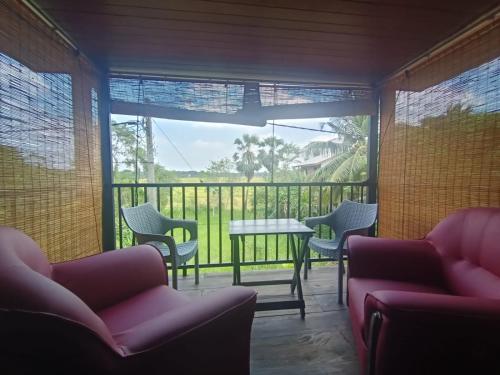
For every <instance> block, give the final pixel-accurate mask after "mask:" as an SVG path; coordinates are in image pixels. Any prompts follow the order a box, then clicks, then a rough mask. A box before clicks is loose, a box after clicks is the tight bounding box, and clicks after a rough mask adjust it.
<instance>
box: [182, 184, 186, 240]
mask: <svg viewBox="0 0 500 375" xmlns="http://www.w3.org/2000/svg"><path fill="white" fill-rule="evenodd" d="M182 219H183V220H186V187H185V186H183V187H182ZM182 241H183V242H186V230H185V229H183V230H182Z"/></svg>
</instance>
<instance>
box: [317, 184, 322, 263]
mask: <svg viewBox="0 0 500 375" xmlns="http://www.w3.org/2000/svg"><path fill="white" fill-rule="evenodd" d="M318 188H319V190H318V194H319V197H318V215H321V206H322V201H323V198H322V187H321V185H318ZM318 229H319V232H318V236H319V237H320V238H321V225H319V228H318ZM316 259H321V254H319V253H318V254H317V255H316Z"/></svg>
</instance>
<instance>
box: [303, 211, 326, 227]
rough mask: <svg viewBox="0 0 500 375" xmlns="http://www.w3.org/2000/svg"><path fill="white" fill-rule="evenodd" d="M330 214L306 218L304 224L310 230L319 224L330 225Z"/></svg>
mask: <svg viewBox="0 0 500 375" xmlns="http://www.w3.org/2000/svg"><path fill="white" fill-rule="evenodd" d="M331 218H332V213H329V214H327V215H323V216H314V217H306V218H305V219H304V224H305V225H306V226H308V227H309V228H311V229H314V227H315V226H317V225H320V224H326V225H331V224H330V223H331Z"/></svg>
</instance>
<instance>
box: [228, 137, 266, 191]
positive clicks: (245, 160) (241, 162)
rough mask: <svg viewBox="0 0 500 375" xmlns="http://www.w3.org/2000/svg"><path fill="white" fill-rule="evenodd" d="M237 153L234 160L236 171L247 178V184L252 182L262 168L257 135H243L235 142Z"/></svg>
mask: <svg viewBox="0 0 500 375" xmlns="http://www.w3.org/2000/svg"><path fill="white" fill-rule="evenodd" d="M234 144H235V145H236V150H237V151H236V152H235V153H234V155H233V160H234V163H235V166H236V170H237V171H238V172H240V173H243V175H244V176H245V177H246V179H247V182H250V181H251V180H252V178H253V176H254V175H255V172H257V171H258V170H259V169H260V168H261V164H260V163H259V160H258V157H257V154H256V148H257V147H258V146H259V137H257V136H256V135H250V134H243V136H242V137H241V139H240V138H236V139H235V140H234Z"/></svg>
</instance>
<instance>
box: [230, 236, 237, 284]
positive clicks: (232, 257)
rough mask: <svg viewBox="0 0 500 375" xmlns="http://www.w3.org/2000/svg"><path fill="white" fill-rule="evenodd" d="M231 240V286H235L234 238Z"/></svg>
mask: <svg viewBox="0 0 500 375" xmlns="http://www.w3.org/2000/svg"><path fill="white" fill-rule="evenodd" d="M230 239H231V263H232V264H233V285H236V257H235V256H234V236H231V237H230Z"/></svg>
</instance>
